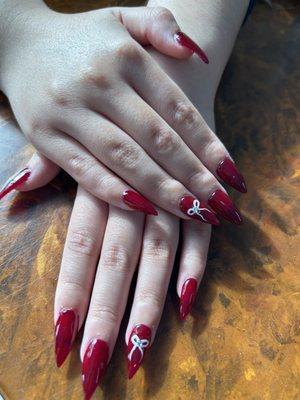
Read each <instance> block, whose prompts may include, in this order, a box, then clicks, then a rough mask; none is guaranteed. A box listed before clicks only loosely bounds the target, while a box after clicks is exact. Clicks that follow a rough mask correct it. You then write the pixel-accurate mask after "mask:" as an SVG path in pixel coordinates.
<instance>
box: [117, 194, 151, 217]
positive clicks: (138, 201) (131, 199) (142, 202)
mask: <svg viewBox="0 0 300 400" xmlns="http://www.w3.org/2000/svg"><path fill="white" fill-rule="evenodd" d="M122 200H123V201H124V203H125V204H127V205H128V206H129V207H130V208H134V209H135V210H139V211H142V212H144V213H146V214H150V215H158V212H157V211H156V209H155V208H154V207H153V205H152V204H151V203H150V201H149V200H147V199H145V197H143V196H142V195H140V194H139V193H137V192H135V191H134V190H125V192H124V193H123V195H122Z"/></svg>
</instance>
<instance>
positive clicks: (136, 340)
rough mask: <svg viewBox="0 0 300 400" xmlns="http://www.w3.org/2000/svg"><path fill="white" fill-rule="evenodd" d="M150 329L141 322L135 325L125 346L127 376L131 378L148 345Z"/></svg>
mask: <svg viewBox="0 0 300 400" xmlns="http://www.w3.org/2000/svg"><path fill="white" fill-rule="evenodd" d="M150 342H151V329H150V328H149V327H148V326H146V325H143V324H140V325H136V326H135V327H134V328H133V330H132V332H131V334H130V338H129V342H128V346H127V363H128V364H127V365H128V378H129V379H131V378H132V377H133V376H134V374H135V373H136V371H137V370H138V369H139V367H140V365H141V363H142V362H143V358H144V356H145V352H146V350H147V349H148V347H149V346H150Z"/></svg>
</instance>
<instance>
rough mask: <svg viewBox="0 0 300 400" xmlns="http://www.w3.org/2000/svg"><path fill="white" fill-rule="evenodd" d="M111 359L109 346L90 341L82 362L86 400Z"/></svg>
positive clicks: (99, 341)
mask: <svg viewBox="0 0 300 400" xmlns="http://www.w3.org/2000/svg"><path fill="white" fill-rule="evenodd" d="M108 357H109V349H108V345H107V343H106V342H104V340H101V339H93V340H91V341H90V343H89V345H88V347H87V349H86V351H85V353H84V357H83V362H82V383H83V391H84V396H85V397H84V398H85V400H89V399H90V398H91V397H92V395H93V393H94V391H95V390H96V388H97V386H98V385H99V384H100V381H101V379H102V377H103V375H104V373H105V371H106V368H107V364H108Z"/></svg>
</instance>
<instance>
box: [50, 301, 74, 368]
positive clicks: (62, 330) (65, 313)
mask: <svg viewBox="0 0 300 400" xmlns="http://www.w3.org/2000/svg"><path fill="white" fill-rule="evenodd" d="M78 323H79V316H78V314H77V313H75V311H74V310H72V309H62V310H61V311H60V313H59V316H58V318H57V321H56V324H55V356H56V365H57V366H58V367H60V366H61V365H62V364H63V362H64V361H65V359H66V358H67V356H68V354H69V353H70V350H71V347H72V344H73V342H74V340H75V337H76V334H77V332H78Z"/></svg>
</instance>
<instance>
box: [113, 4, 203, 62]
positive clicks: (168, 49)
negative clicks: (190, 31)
mask: <svg viewBox="0 0 300 400" xmlns="http://www.w3.org/2000/svg"><path fill="white" fill-rule="evenodd" d="M112 11H113V13H114V15H115V16H117V17H118V18H119V20H120V22H121V23H122V24H123V25H124V26H125V28H126V29H127V31H128V32H129V33H130V35H131V36H132V37H133V38H134V39H135V40H136V41H137V42H139V43H140V44H143V45H147V44H151V45H152V46H153V47H154V48H155V49H156V50H158V51H160V52H161V53H163V54H166V55H168V56H171V57H175V58H181V59H184V58H189V57H190V56H191V55H192V54H193V53H195V54H197V55H198V56H199V57H200V58H201V60H202V61H203V62H205V63H206V64H208V63H209V61H208V58H207V56H206V54H205V53H204V51H203V50H202V49H201V48H200V47H199V46H198V45H197V44H196V43H195V42H194V41H193V40H192V39H191V38H189V37H188V36H187V35H186V34H185V33H183V32H181V30H180V28H179V26H178V24H177V22H176V19H175V18H174V16H173V14H172V13H171V11H170V10H168V9H167V8H164V7H128V8H127V7H124V8H123V7H121V8H113V9H112Z"/></svg>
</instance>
